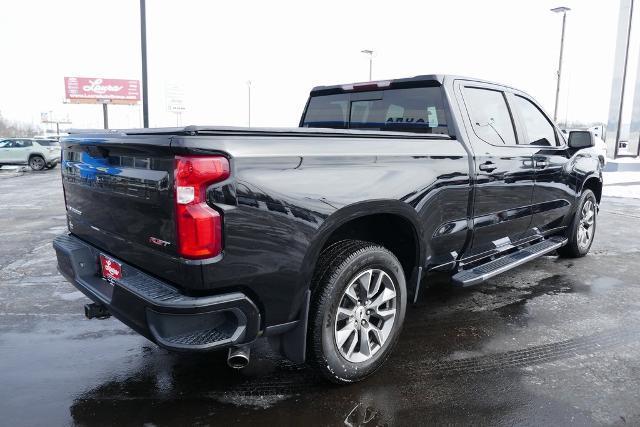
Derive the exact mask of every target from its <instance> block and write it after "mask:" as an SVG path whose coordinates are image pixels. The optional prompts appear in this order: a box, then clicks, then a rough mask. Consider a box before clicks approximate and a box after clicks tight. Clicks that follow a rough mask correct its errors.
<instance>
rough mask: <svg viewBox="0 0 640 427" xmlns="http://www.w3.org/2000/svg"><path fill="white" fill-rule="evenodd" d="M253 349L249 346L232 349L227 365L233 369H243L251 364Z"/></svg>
mask: <svg viewBox="0 0 640 427" xmlns="http://www.w3.org/2000/svg"><path fill="white" fill-rule="evenodd" d="M250 351H251V349H250V348H249V347H248V346H242V347H231V348H230V349H229V355H228V356H227V365H229V367H231V368H233V369H242V368H244V367H246V366H247V365H248V364H249V355H250Z"/></svg>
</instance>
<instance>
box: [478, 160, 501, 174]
mask: <svg viewBox="0 0 640 427" xmlns="http://www.w3.org/2000/svg"><path fill="white" fill-rule="evenodd" d="M478 169H480V170H481V171H484V172H493V171H494V170H496V169H498V167H497V166H496V164H495V163H492V162H486V163H483V164H481V165H480V166H478Z"/></svg>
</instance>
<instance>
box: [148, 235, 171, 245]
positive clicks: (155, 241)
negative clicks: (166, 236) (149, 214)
mask: <svg viewBox="0 0 640 427" xmlns="http://www.w3.org/2000/svg"><path fill="white" fill-rule="evenodd" d="M149 243H153V244H154V245H158V246H162V247H163V248H166V247H167V246H169V245H170V244H171V243H170V242H167V241H166V240H162V239H158V238H157V237H153V236H151V237H149Z"/></svg>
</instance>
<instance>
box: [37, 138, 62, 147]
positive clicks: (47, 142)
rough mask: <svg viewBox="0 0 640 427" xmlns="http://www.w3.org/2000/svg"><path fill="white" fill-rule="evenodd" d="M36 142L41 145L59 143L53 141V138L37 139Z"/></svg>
mask: <svg viewBox="0 0 640 427" xmlns="http://www.w3.org/2000/svg"><path fill="white" fill-rule="evenodd" d="M36 142H37V143H38V144H40V145H42V146H43V147H57V146H59V145H60V143H59V142H58V141H53V140H45V139H39V140H37V141H36Z"/></svg>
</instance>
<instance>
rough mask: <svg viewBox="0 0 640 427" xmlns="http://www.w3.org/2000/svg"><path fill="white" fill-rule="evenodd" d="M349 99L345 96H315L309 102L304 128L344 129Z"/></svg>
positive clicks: (346, 122) (346, 123) (346, 124)
mask: <svg viewBox="0 0 640 427" xmlns="http://www.w3.org/2000/svg"><path fill="white" fill-rule="evenodd" d="M348 114H349V97H348V96H345V95H342V94H340V95H327V96H315V97H313V98H311V100H310V101H309V106H308V107H307V113H306V115H305V118H304V123H303V126H304V127H312V128H333V129H346V128H347V127H348V124H349V122H348V120H347V117H348Z"/></svg>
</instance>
